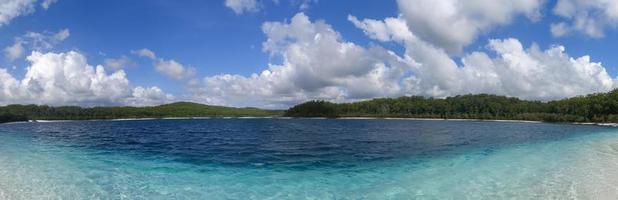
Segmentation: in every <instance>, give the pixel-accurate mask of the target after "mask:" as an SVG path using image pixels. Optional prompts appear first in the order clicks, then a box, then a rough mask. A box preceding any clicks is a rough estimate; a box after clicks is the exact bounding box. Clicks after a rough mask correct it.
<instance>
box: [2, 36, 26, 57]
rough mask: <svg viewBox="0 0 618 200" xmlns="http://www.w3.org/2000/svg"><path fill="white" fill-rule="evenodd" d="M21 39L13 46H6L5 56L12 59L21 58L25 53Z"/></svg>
mask: <svg viewBox="0 0 618 200" xmlns="http://www.w3.org/2000/svg"><path fill="white" fill-rule="evenodd" d="M22 43H23V42H22V41H21V40H16V41H15V43H14V44H13V45H11V46H8V47H6V48H4V56H5V57H6V58H7V59H9V60H10V61H13V60H16V59H18V58H21V57H22V56H23V55H24V51H25V50H24V46H23V44H22Z"/></svg>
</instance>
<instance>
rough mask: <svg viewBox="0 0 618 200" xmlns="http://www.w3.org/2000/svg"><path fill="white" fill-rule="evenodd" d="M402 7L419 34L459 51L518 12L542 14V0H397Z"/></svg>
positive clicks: (453, 50)
mask: <svg viewBox="0 0 618 200" xmlns="http://www.w3.org/2000/svg"><path fill="white" fill-rule="evenodd" d="M397 3H398V6H399V10H400V11H401V14H402V16H403V17H402V18H403V19H405V21H406V22H407V24H408V26H409V27H410V29H411V30H412V32H413V33H414V34H415V35H416V36H417V37H419V38H421V39H423V40H425V41H427V42H429V43H431V44H433V45H437V46H439V47H440V48H443V49H445V50H446V51H447V52H449V53H459V52H460V51H461V49H462V48H463V47H464V46H466V45H468V44H470V43H472V42H473V41H474V40H475V39H476V38H477V36H478V35H479V34H480V33H483V32H486V31H488V30H490V29H491V28H493V27H495V26H500V25H506V24H508V23H510V22H511V20H512V19H513V18H514V17H516V16H518V15H525V16H528V18H530V19H532V20H537V19H538V18H539V16H540V14H539V9H540V7H541V5H542V3H543V1H542V0H505V1H495V0H441V1H434V0H398V1H397Z"/></svg>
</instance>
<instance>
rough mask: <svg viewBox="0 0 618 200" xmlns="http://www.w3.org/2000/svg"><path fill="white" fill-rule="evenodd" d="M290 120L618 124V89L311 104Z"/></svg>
mask: <svg viewBox="0 0 618 200" xmlns="http://www.w3.org/2000/svg"><path fill="white" fill-rule="evenodd" d="M285 115H286V116H290V117H416V118H457V119H511V120H535V121H549V122H618V90H614V91H611V92H608V93H599V94H592V95H588V96H580V97H574V98H568V99H563V100H558V101H550V102H541V101H526V100H520V99H518V98H512V97H504V96H496V95H487V94H479V95H463V96H455V97H448V98H446V99H435V98H425V97H419V96H412V97H399V98H394V99H393V98H381V99H374V100H369V101H361V102H355V103H339V104H335V103H330V102H326V101H309V102H306V103H303V104H300V105H297V106H294V107H292V108H290V109H289V110H287V111H286V112H285Z"/></svg>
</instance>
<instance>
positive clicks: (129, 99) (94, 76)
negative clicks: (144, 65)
mask: <svg viewBox="0 0 618 200" xmlns="http://www.w3.org/2000/svg"><path fill="white" fill-rule="evenodd" d="M27 60H28V62H29V63H30V65H29V66H28V67H27V70H26V74H25V75H24V78H23V79H16V78H15V77H13V76H12V75H11V74H9V73H8V71H7V70H6V69H3V68H0V104H11V103H16V102H18V103H20V104H48V105H83V106H94V105H151V104H160V103H164V102H168V101H170V100H172V99H173V96H171V95H167V94H165V93H163V92H162V91H161V90H160V89H159V88H157V87H150V88H143V87H136V88H133V87H131V85H130V84H129V80H128V79H127V78H126V74H125V72H124V71H122V70H119V71H116V72H114V73H111V74H108V73H107V72H106V71H105V69H104V67H103V66H101V65H98V66H92V65H89V64H88V63H87V60H86V58H85V57H84V56H83V55H82V54H80V53H78V52H75V51H69V52H66V53H41V52H38V51H33V52H32V54H31V55H29V56H28V57H27Z"/></svg>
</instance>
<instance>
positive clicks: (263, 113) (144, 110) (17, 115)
mask: <svg viewBox="0 0 618 200" xmlns="http://www.w3.org/2000/svg"><path fill="white" fill-rule="evenodd" d="M281 114H282V111H277V110H263V109H258V108H232V107H223V106H210V105H204V104H198V103H190V102H177V103H172V104H165V105H159V106H148V107H126V106H125V107H92V108H82V107H77V106H61V107H52V106H45V105H8V106H2V107H0V123H1V122H12V121H26V120H89V119H119V118H164V117H244V116H252V117H267V116H281Z"/></svg>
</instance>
